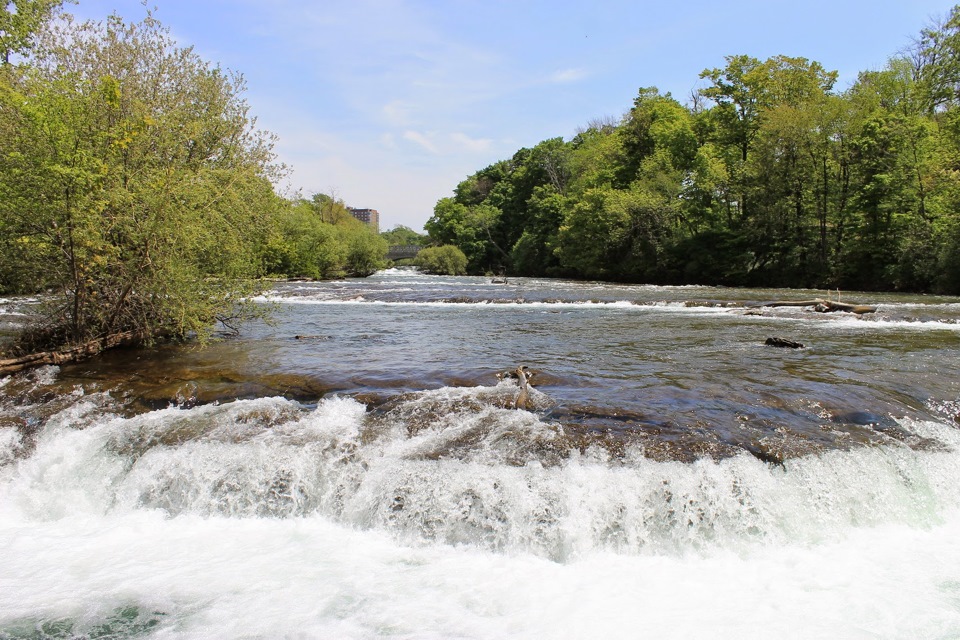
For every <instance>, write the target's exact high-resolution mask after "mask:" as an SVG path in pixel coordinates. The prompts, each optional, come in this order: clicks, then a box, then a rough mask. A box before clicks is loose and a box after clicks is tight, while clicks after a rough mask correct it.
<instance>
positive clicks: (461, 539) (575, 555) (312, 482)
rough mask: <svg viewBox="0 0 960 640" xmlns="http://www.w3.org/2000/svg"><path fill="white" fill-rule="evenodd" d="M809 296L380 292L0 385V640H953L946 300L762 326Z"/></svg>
mask: <svg viewBox="0 0 960 640" xmlns="http://www.w3.org/2000/svg"><path fill="white" fill-rule="evenodd" d="M827 295H828V292H823V291H820V292H816V291H782V290H780V291H774V290H770V291H759V290H740V289H722V288H706V287H676V288H670V287H644V286H621V285H611V284H603V283H571V282H558V281H548V280H531V279H516V280H513V279H512V280H510V282H508V283H507V284H493V283H491V282H490V281H489V280H488V279H482V278H436V277H431V276H425V275H421V274H418V273H416V272H412V271H387V272H382V273H380V274H377V275H376V276H374V277H372V278H368V279H364V280H351V281H342V282H332V283H288V284H283V285H278V286H277V287H276V288H275V289H274V291H273V292H272V293H271V295H269V296H267V297H265V298H264V299H263V301H262V302H263V303H264V304H274V305H275V306H276V314H275V319H276V322H275V323H274V324H272V325H257V326H253V327H250V328H249V330H248V331H246V332H245V333H244V334H243V335H242V336H241V337H239V338H230V339H225V340H223V341H221V342H218V343H215V344H214V345H212V346H211V347H210V348H208V349H205V350H196V349H194V348H191V347H163V348H157V349H152V350H135V351H118V352H113V353H109V354H105V355H104V356H103V357H101V358H99V359H97V360H95V361H91V362H87V363H82V364H78V365H71V366H65V367H63V368H62V369H57V368H44V369H40V370H37V371H34V372H32V373H30V374H28V375H20V376H15V377H8V378H3V379H0V638H38V639H39V638H74V637H86V638H214V637H216V638H239V637H244V638H376V637H391V638H646V637H649V638H694V637H698V638H831V639H832V638H890V639H894V638H897V639H899V638H931V639H932V638H938V639H939V638H960V545H958V544H957V543H956V541H957V539H958V536H960V424H958V422H960V373H958V372H960V300H958V299H955V298H936V297H929V296H899V295H873V294H871V295H868V294H856V295H855V294H847V293H842V292H841V294H840V295H841V296H842V297H843V299H844V300H845V301H847V299H848V298H849V301H857V302H866V303H871V304H876V305H877V306H878V309H877V312H876V313H874V314H869V315H864V316H855V315H852V314H846V313H836V314H822V313H815V312H813V311H811V310H810V309H809V308H796V307H778V308H770V307H760V306H758V305H760V304H762V303H763V302H766V301H771V300H777V299H794V300H801V299H809V298H814V297H826V296H827ZM829 295H830V296H832V297H833V299H836V297H837V295H838V294H837V292H832V293H829ZM29 303H30V301H26V302H24V301H16V300H0V325H3V323H6V325H4V326H10V324H11V323H12V324H14V325H15V324H17V323H18V322H20V321H21V320H20V318H22V317H23V316H21V315H18V314H22V313H29ZM774 336H775V337H783V338H786V339H789V340H793V341H799V342H802V343H804V345H805V346H804V348H802V349H782V348H776V347H771V346H766V345H765V344H764V341H765V340H766V338H768V337H774ZM521 364H523V365H527V366H529V367H530V369H531V370H533V371H534V372H535V373H536V375H535V377H534V378H533V383H534V385H535V389H534V391H533V392H532V396H531V400H532V405H531V406H530V408H529V410H522V409H516V408H514V401H515V398H516V396H517V394H518V387H517V385H516V382H515V381H513V380H510V379H505V380H503V381H499V380H498V378H497V376H496V374H497V373H500V372H504V371H507V370H513V369H515V368H516V367H517V366H518V365H521Z"/></svg>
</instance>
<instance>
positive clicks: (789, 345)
mask: <svg viewBox="0 0 960 640" xmlns="http://www.w3.org/2000/svg"><path fill="white" fill-rule="evenodd" d="M764 344H766V345H769V346H771V347H783V348H785V349H802V348H803V343H802V342H794V341H793V340H787V339H786V338H776V337H773V338H767V341H766V342H764Z"/></svg>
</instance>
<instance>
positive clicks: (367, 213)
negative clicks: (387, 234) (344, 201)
mask: <svg viewBox="0 0 960 640" xmlns="http://www.w3.org/2000/svg"><path fill="white" fill-rule="evenodd" d="M347 211H349V212H350V215H352V216H353V217H354V218H356V219H357V220H359V221H360V222H365V223H367V224H368V225H370V226H371V227H373V230H374V231H375V232H377V233H380V212H379V211H377V210H376V209H354V208H353V207H347Z"/></svg>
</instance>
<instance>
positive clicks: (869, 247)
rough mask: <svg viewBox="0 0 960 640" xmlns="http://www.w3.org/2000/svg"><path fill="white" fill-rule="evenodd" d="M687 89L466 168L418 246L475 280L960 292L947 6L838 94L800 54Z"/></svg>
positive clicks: (957, 17) (747, 62)
mask: <svg viewBox="0 0 960 640" xmlns="http://www.w3.org/2000/svg"><path fill="white" fill-rule="evenodd" d="M700 78H701V88H700V89H699V90H698V91H696V92H694V93H693V95H691V96H690V99H689V101H688V102H687V103H686V104H681V103H680V102H679V101H678V100H676V99H675V98H674V97H672V96H671V95H669V94H661V93H660V92H659V91H658V90H657V89H656V88H644V89H641V90H640V92H639V95H638V96H637V98H636V99H635V101H634V104H633V107H632V108H631V109H630V110H629V111H628V112H627V113H626V115H625V116H624V117H623V118H622V119H620V120H600V121H595V122H592V123H591V124H590V125H589V126H587V127H584V128H583V129H582V130H581V131H579V133H577V135H576V136H574V137H573V138H572V139H571V140H566V141H565V140H563V139H561V138H553V139H549V140H545V141H543V142H541V143H540V144H538V145H536V146H535V147H533V148H530V149H521V150H520V151H518V152H516V154H514V156H513V157H512V158H510V159H508V160H503V161H501V162H497V163H495V164H493V165H491V166H488V167H485V168H483V169H481V170H479V171H477V172H476V173H474V174H473V175H471V176H469V177H468V178H467V179H466V180H464V181H463V182H461V183H460V184H459V185H458V186H457V188H456V190H455V194H454V195H453V197H449V198H443V199H441V200H440V201H439V202H438V203H437V205H436V207H435V209H434V214H433V217H432V218H431V219H430V220H429V222H428V223H427V224H426V229H427V231H428V232H429V235H430V239H431V241H432V242H433V243H434V244H450V245H455V246H457V247H459V248H460V249H461V250H462V251H463V253H464V254H465V255H466V257H467V259H468V270H469V271H470V272H471V273H476V274H479V273H485V272H499V271H501V270H506V271H507V272H509V273H511V274H518V275H536V276H540V275H550V276H566V277H575V278H596V279H609V280H619V281H629V282H649V283H661V284H687V283H696V284H723V285H744V286H781V287H817V288H836V287H839V288H842V289H867V290H906V291H937V292H945V293H953V294H957V293H960V7H955V8H954V9H953V10H952V12H951V13H950V15H949V17H948V18H947V19H945V20H943V21H942V22H940V23H937V24H933V25H931V26H930V27H929V28H927V29H925V30H923V32H922V33H920V34H919V35H918V36H917V37H916V38H915V39H914V41H913V43H912V45H911V46H910V47H909V49H908V50H907V51H906V52H905V53H903V54H902V55H900V56H897V57H894V58H892V59H891V60H890V61H889V63H888V64H887V66H886V67H885V68H883V69H881V70H878V71H865V72H863V73H861V74H860V76H859V78H858V79H857V81H856V82H855V83H854V84H853V85H852V86H850V87H849V88H847V89H844V90H842V91H838V90H837V89H836V88H835V86H834V85H835V82H836V78H837V74H836V72H833V71H828V70H827V69H826V68H824V67H823V66H822V65H821V64H820V63H818V62H812V61H810V60H807V59H805V58H800V57H788V56H775V57H772V58H769V59H767V60H763V61H761V60H758V59H755V58H752V57H749V56H746V55H735V56H729V57H727V58H726V65H725V66H724V67H721V68H715V69H706V70H704V71H703V72H702V73H701V74H700Z"/></svg>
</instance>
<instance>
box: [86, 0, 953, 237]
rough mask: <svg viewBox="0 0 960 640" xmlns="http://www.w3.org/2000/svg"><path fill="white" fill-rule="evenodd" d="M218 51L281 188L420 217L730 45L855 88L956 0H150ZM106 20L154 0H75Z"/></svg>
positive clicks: (206, 48) (385, 222) (687, 76)
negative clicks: (501, 163)
mask: <svg viewBox="0 0 960 640" xmlns="http://www.w3.org/2000/svg"><path fill="white" fill-rule="evenodd" d="M150 6H155V7H156V11H155V14H154V15H155V16H156V17H157V18H159V19H160V21H161V22H163V23H164V24H165V25H166V26H168V27H169V28H170V29H171V31H172V33H173V35H174V36H175V37H176V38H177V39H178V40H179V41H180V43H181V44H184V45H193V46H194V47H195V49H196V51H197V52H198V53H199V54H200V55H201V56H202V57H203V58H204V59H206V60H208V61H210V62H213V63H218V64H220V65H221V66H223V67H227V68H230V69H232V70H234V71H239V72H240V73H242V74H243V75H244V77H245V78H246V80H247V84H248V91H247V93H246V95H245V98H246V100H247V101H248V102H249V103H250V105H251V108H252V111H253V113H254V114H255V115H256V116H257V118H258V126H259V127H261V128H263V129H266V130H268V131H271V132H273V133H275V134H276V135H277V136H278V137H279V142H278V145H277V149H276V150H277V152H278V155H279V159H280V160H281V161H282V162H284V163H286V164H287V165H289V166H290V167H291V168H292V173H291V175H290V178H289V182H288V184H286V185H282V189H284V190H289V191H293V190H297V189H299V190H301V191H302V192H303V194H304V195H306V196H309V195H311V194H313V193H316V192H320V191H322V192H324V193H334V194H335V195H336V196H337V197H340V198H342V199H343V200H345V201H346V203H347V204H348V205H350V206H354V207H369V208H374V209H377V210H379V211H380V216H381V228H382V229H385V230H386V229H389V228H392V227H393V226H395V225H397V224H403V225H406V226H409V227H412V228H414V229H416V230H421V229H422V226H423V223H424V222H425V221H426V220H427V219H428V218H429V217H430V215H431V214H432V211H433V206H434V205H435V204H436V201H437V200H438V199H440V198H442V197H446V196H449V195H451V193H452V190H453V188H454V187H455V186H456V185H457V183H458V182H460V181H461V180H463V179H464V178H466V177H467V176H468V175H470V174H471V173H473V172H474V171H476V170H478V169H481V168H483V167H485V166H487V165H489V164H491V163H493V162H496V161H497V160H501V159H505V158H509V157H510V156H512V155H513V153H514V152H515V151H516V150H517V149H519V148H521V147H530V146H533V145H535V144H537V143H538V142H540V141H541V140H544V139H547V138H552V137H558V136H560V137H564V138H567V139H569V138H570V137H571V136H572V135H573V134H574V133H575V131H576V129H577V127H579V126H582V125H585V124H586V123H587V122H589V121H590V120H593V119H596V118H603V117H615V118H619V117H620V116H621V115H622V114H623V113H624V112H625V111H626V110H627V109H628V108H629V107H630V106H631V104H632V101H633V98H634V96H636V94H637V90H638V89H639V88H640V87H647V86H656V87H658V88H659V89H660V90H661V91H670V92H671V93H673V95H674V97H676V98H678V99H680V100H681V101H682V102H684V101H686V98H687V96H689V94H690V92H691V91H692V90H694V89H695V88H697V87H698V86H701V85H699V82H700V81H699V74H700V72H701V71H702V70H704V69H706V68H713V67H722V66H723V65H724V56H725V55H734V54H746V55H750V56H754V57H756V58H760V59H765V58H767V57H770V56H773V55H777V54H785V55H791V56H803V57H806V58H809V59H811V60H816V61H819V62H821V63H822V64H823V65H824V66H825V67H826V68H827V69H829V70H837V71H839V74H840V80H839V82H838V85H837V88H838V89H843V88H845V87H846V86H848V85H849V84H850V83H851V82H853V81H854V80H855V79H856V77H857V73H858V72H859V71H863V70H869V69H878V68H881V67H883V65H884V64H885V62H886V60H887V59H888V58H889V57H890V56H891V55H894V54H895V53H897V51H899V50H901V49H902V48H904V47H906V46H907V45H908V44H909V42H910V39H911V38H912V37H914V36H916V35H917V34H918V33H919V31H920V29H922V28H923V27H924V26H925V25H926V24H928V23H929V21H930V19H931V18H936V17H941V16H944V15H946V13H947V12H948V11H949V9H950V8H951V6H952V3H948V2H939V1H933V0H902V1H896V2H883V1H879V2H878V1H876V0H874V1H869V2H868V1H861V0H851V1H845V0H833V1H824V0H807V1H805V2H799V1H797V0H793V1H778V0H765V1H760V0H747V1H741V2H736V3H721V2H716V1H707V0H688V1H687V2H682V3H681V2H672V3H671V2H662V1H661V2H645V1H634V2H629V1H620V0H595V1H594V2H590V3H587V2H578V3H563V2H558V1H556V0H555V1H553V2H544V1H540V0H530V1H525V0H514V1H512V2H504V1H500V0H484V1H482V2H481V1H475V0H448V1H443V2H441V1H439V0H342V1H341V0H322V1H319V2H310V1H308V0H271V2H264V1H263V0H257V1H253V0H192V1H186V0H154V1H153V2H150ZM67 10H68V11H69V12H71V13H73V14H74V15H76V16H78V17H80V18H92V19H101V18H103V17H105V16H106V15H108V14H109V13H111V12H113V11H115V12H117V13H119V14H120V15H121V16H123V17H124V18H126V19H128V20H139V19H141V18H142V17H143V16H144V14H145V9H144V7H143V5H142V4H141V2H140V0H79V3H78V4H76V5H68V6H67Z"/></svg>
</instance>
